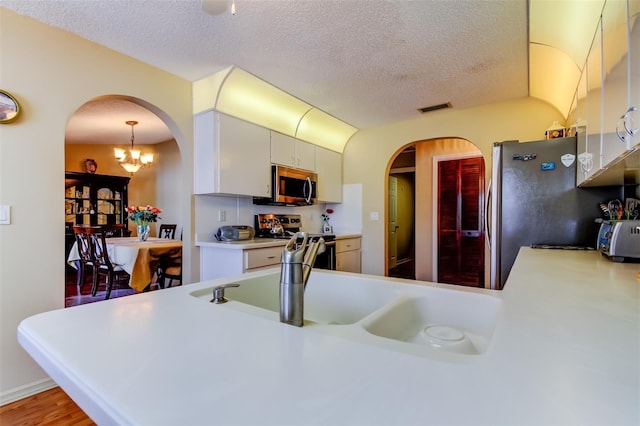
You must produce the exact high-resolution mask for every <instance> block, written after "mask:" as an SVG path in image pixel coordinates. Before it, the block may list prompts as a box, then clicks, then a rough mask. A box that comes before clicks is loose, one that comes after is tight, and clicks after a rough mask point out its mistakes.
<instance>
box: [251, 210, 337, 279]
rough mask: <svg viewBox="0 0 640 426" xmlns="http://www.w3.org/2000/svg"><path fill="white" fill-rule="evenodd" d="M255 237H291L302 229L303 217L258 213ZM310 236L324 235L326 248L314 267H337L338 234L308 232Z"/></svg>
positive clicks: (333, 268)
mask: <svg viewBox="0 0 640 426" xmlns="http://www.w3.org/2000/svg"><path fill="white" fill-rule="evenodd" d="M255 229H256V234H255V238H272V239H285V240H288V239H291V237H292V236H293V235H295V233H296V232H299V231H300V230H301V229H302V218H301V216H300V215H299V214H274V213H267V214H257V215H256V216H255ZM308 235H309V237H322V238H323V239H324V242H325V247H326V250H325V252H324V253H321V254H318V256H317V257H316V261H315V263H314V264H313V266H314V268H320V269H331V270H335V269H336V236H335V235H326V234H312V233H309V234H308Z"/></svg>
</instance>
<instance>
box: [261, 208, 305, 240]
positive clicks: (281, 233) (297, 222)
mask: <svg viewBox="0 0 640 426" xmlns="http://www.w3.org/2000/svg"><path fill="white" fill-rule="evenodd" d="M255 228H256V235H255V236H256V238H287V239H288V238H291V237H292V236H293V234H295V233H296V232H298V231H300V229H301V228H302V219H301V217H300V215H299V214H273V213H268V214H257V215H256V219H255Z"/></svg>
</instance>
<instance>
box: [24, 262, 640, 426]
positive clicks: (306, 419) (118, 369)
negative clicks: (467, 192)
mask: <svg viewBox="0 0 640 426" xmlns="http://www.w3.org/2000/svg"><path fill="white" fill-rule="evenodd" d="M272 271H273V270H272ZM638 272H640V265H638V264H618V263H612V262H610V261H608V260H606V259H604V258H602V257H601V256H600V254H598V253H596V252H583V251H558V250H533V249H523V250H522V251H521V254H520V255H519V257H518V259H517V261H516V264H515V265H514V268H513V270H512V273H511V277H510V278H509V280H508V282H507V285H506V287H505V290H504V291H502V292H491V291H487V290H475V289H472V290H469V289H468V288H459V287H455V286H446V285H434V284H425V285H426V286H438V287H441V288H452V287H453V288H456V289H461V290H463V291H472V292H479V293H485V294H495V295H497V296H498V297H500V298H501V299H502V301H503V303H502V308H501V309H502V312H501V318H500V319H499V321H498V323H497V326H496V328H495V330H494V333H493V338H492V341H491V345H490V347H489V348H488V350H487V351H486V352H485V353H483V354H480V355H472V356H470V358H468V360H467V361H464V362H456V361H452V362H449V361H446V360H445V361H443V360H435V359H430V358H425V357H421V356H416V355H411V354H404V353H399V352H397V351H394V350H388V349H386V348H384V347H378V346H372V345H368V344H365V343H362V342H358V341H350V340H349V339H347V338H344V337H341V336H339V335H335V336H334V335H330V334H327V333H321V332H317V331H314V327H307V326H305V327H302V328H297V327H293V326H289V325H285V324H282V323H280V322H278V321H277V320H273V319H271V318H268V317H264V316H260V315H253V314H252V313H251V312H250V310H249V311H247V312H242V311H239V310H236V309H230V308H229V307H228V306H227V305H230V304H227V305H214V304H210V303H207V302H206V301H204V302H203V300H201V299H197V298H194V297H192V296H191V295H190V293H191V292H193V291H194V290H198V289H204V288H208V287H211V286H212V285H216V284H221V283H225V282H231V281H233V280H231V279H220V280H215V281H209V282H204V283H197V284H190V285H185V286H182V287H175V288H170V289H166V290H162V291H156V292H150V293H143V294H138V295H134V296H129V297H123V298H118V299H112V300H108V301H103V302H98V303H93V304H89V305H81V306H77V307H73V308H67V309H62V310H58V311H52V312H48V313H43V314H39V315H36V316H34V317H31V318H28V319H26V320H24V321H23V322H22V323H21V324H20V327H19V330H18V336H19V341H20V343H21V344H22V345H23V347H24V348H25V349H26V350H27V352H29V353H30V354H31V356H32V357H34V359H35V360H36V361H37V362H38V363H39V364H40V365H41V366H42V367H43V368H44V369H45V371H47V372H48V374H50V375H51V377H52V378H53V379H54V380H55V381H56V382H57V383H58V384H60V385H61V386H62V387H63V389H65V391H66V392H67V393H68V394H69V395H70V396H71V397H72V398H73V399H74V400H75V401H76V402H77V403H78V404H79V405H80V406H81V407H82V408H83V409H84V410H85V411H86V412H87V413H88V414H89V415H90V416H91V417H92V418H93V419H94V420H95V421H96V422H97V423H99V424H136V425H163V424H165V425H208V424H221V425H230V424H278V425H288V424H291V425H301V424H323V425H325V424H327V425H328V424H340V425H349V424H367V425H374V424H387V425H401V424H419V425H427V424H487V425H489V424H490V425H499V424H505V425H507V424H508V425H515V424H518V425H521V424H532V425H534V424H535V425H540V424H563V425H568V424H575V425H578V424H579V425H586V424H597V425H604V424H606V425H613V424H634V425H637V424H640V362H639V360H640V281H639V280H638V279H637V274H638ZM264 273H265V272H261V273H253V274H247V275H245V276H243V277H247V276H259V275H260V274H264ZM313 274H327V275H326V277H325V278H331V279H333V280H336V281H339V280H341V279H343V277H344V280H348V279H350V277H355V276H358V277H365V278H367V277H366V276H361V275H358V274H355V275H350V274H343V273H336V272H334V271H314V272H313V273H312V275H313ZM236 279H238V277H236ZM370 279H371V280H372V282H373V281H376V282H380V281H385V282H389V283H390V284H389V285H393V286H398V288H418V287H419V286H415V285H413V284H397V283H400V282H403V281H402V280H394V279H385V278H381V277H370ZM345 282H346V281H345ZM385 285H387V284H385ZM307 291H309V290H307ZM230 294H231V293H230ZM230 294H229V295H228V297H231V296H230ZM336 297H339V295H336ZM238 305H239V303H238V302H236V306H238ZM243 306H248V305H243ZM335 327H343V326H335Z"/></svg>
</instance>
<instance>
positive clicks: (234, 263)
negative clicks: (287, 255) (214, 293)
mask: <svg viewBox="0 0 640 426" xmlns="http://www.w3.org/2000/svg"><path fill="white" fill-rule="evenodd" d="M283 247H284V243H282V245H278V246H272V247H262V248H244V249H241V248H237V249H235V248H229V247H224V246H218V247H216V244H208V245H202V246H201V247H200V280H201V281H206V280H212V279H216V278H222V277H230V276H234V275H240V274H243V273H245V272H252V271H258V270H260V269H266V268H273V267H276V266H279V265H280V260H281V258H282V250H283Z"/></svg>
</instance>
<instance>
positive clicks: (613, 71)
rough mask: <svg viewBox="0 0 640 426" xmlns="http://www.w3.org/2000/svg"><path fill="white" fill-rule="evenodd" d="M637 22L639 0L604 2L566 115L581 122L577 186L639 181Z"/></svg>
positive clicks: (639, 48)
mask: <svg viewBox="0 0 640 426" xmlns="http://www.w3.org/2000/svg"><path fill="white" fill-rule="evenodd" d="M639 21H640V0H627V1H625V0H623V1H612V0H609V1H607V2H606V3H605V6H604V9H603V11H602V17H601V19H600V23H599V25H598V29H597V31H596V34H595V37H594V41H593V45H592V46H591V50H590V52H589V56H588V58H587V62H586V64H585V67H584V70H583V75H582V78H581V80H580V85H579V87H578V90H577V91H576V99H575V100H574V108H573V109H572V112H571V115H570V117H569V119H570V120H573V121H572V122H578V123H579V122H580V120H581V119H584V120H585V122H586V128H585V130H586V131H585V134H584V135H581V134H580V132H579V131H578V160H579V163H580V167H578V169H577V170H578V171H577V173H578V175H577V183H578V185H580V186H605V185H622V184H638V183H640V171H639V170H638V167H637V163H638V157H640V148H639V147H640V129H638V127H640V111H638V108H640V28H639V26H640V22H639ZM585 82H586V88H585V87H584V84H585ZM585 91H586V97H583V96H582V93H584V92H585ZM581 114H584V116H581ZM578 129H579V127H578ZM634 164H635V166H634Z"/></svg>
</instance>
